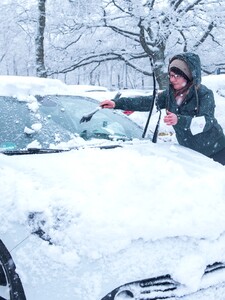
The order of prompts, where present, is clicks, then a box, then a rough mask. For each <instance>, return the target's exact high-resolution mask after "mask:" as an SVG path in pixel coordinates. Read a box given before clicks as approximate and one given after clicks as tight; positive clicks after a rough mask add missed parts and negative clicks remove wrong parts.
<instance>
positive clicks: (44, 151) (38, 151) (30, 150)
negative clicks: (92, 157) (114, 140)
mask: <svg viewBox="0 0 225 300" xmlns="http://www.w3.org/2000/svg"><path fill="white" fill-rule="evenodd" d="M87 148H99V149H114V148H122V146H121V145H120V144H112V145H110V144H109V145H107V144H106V145H88V146H87V145H85V146H84V145H83V146H82V145H81V146H77V147H72V148H69V149H49V148H46V149H39V148H28V149H19V150H3V151H0V153H2V154H5V155H9V156H10V155H11V156H12V155H28V154H48V153H60V152H67V151H71V150H82V149H87Z"/></svg>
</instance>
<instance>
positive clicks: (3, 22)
mask: <svg viewBox="0 0 225 300" xmlns="http://www.w3.org/2000/svg"><path fill="white" fill-rule="evenodd" d="M0 16H1V18H0V26H1V31H0V75H20V76H37V77H49V78H57V79H61V80H62V81H64V82H65V83H67V84H93V85H103V86H106V87H108V88H109V89H118V88H120V89H122V88H144V89H149V88H151V86H152V71H153V70H154V74H155V75H156V80H157V84H158V86H159V88H164V87H165V86H166V84H167V65H168V62H169V59H170V58H171V57H172V56H173V55H175V54H177V53H180V52H187V51H191V52H195V53H197V54H199V56H200V58H201V61H202V73H203V75H206V74H211V73H215V72H217V70H218V69H219V68H221V69H223V68H225V30H224V29H225V0H89V1H86V0H1V2H0Z"/></svg>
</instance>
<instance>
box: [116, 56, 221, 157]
mask: <svg viewBox="0 0 225 300" xmlns="http://www.w3.org/2000/svg"><path fill="white" fill-rule="evenodd" d="M173 59H182V60H184V61H185V62H186V63H187V65H188V67H189V69H190V70H191V72H192V77H193V84H192V86H191V87H190V89H189V93H188V94H187V96H186V98H185V99H184V101H183V103H182V104H181V105H180V106H178V105H177V103H176V100H175V98H174V93H173V88H172V86H171V85H170V86H169V87H168V89H166V90H165V91H163V92H162V93H159V95H158V97H157V106H158V108H160V109H163V108H165V109H167V110H169V111H170V112H172V113H175V114H176V115H177V116H178V122H177V124H176V125H174V126H173V128H174V130H175V133H176V137H177V140H178V142H179V144H180V145H182V146H185V147H188V148H191V149H193V150H195V151H198V152H200V153H202V154H204V155H206V156H211V155H213V154H215V153H217V152H218V151H220V150H222V149H223V148H225V135H224V133H223V130H222V128H221V126H220V125H219V124H218V122H217V120H216V118H215V116H214V111H215V101H214V95H213V92H212V91H211V90H209V89H208V88H207V87H206V86H204V85H202V84H201V63H200V59H199V56H198V55H196V54H193V53H183V54H179V55H176V56H174V57H173V58H172V59H171V61H172V60H173ZM152 100H153V98H152V96H140V97H135V98H125V97H122V98H120V99H118V100H116V101H115V102H116V106H115V109H123V110H133V111H149V109H150V107H151V101H152ZM201 116H204V117H205V122H206V123H205V126H204V130H203V132H200V133H197V134H195V133H194V134H192V132H193V131H191V124H192V123H193V121H192V120H193V118H197V117H201ZM195 120H196V119H195Z"/></svg>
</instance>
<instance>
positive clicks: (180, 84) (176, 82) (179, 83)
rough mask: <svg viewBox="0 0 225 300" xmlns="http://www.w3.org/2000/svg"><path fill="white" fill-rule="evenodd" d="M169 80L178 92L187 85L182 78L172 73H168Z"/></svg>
mask: <svg viewBox="0 0 225 300" xmlns="http://www.w3.org/2000/svg"><path fill="white" fill-rule="evenodd" d="M169 80H170V83H171V84H172V86H173V88H174V89H175V90H180V89H182V88H184V87H185V86H186V84H187V80H186V79H185V78H184V77H182V76H181V75H177V74H175V73H174V72H170V73H169Z"/></svg>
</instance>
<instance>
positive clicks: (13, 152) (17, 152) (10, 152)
mask: <svg viewBox="0 0 225 300" xmlns="http://www.w3.org/2000/svg"><path fill="white" fill-rule="evenodd" d="M70 150H71V149H49V148H47V149H39V148H28V149H19V150H3V151H0V153H2V154H6V155H26V154H48V153H59V152H65V151H70Z"/></svg>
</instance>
